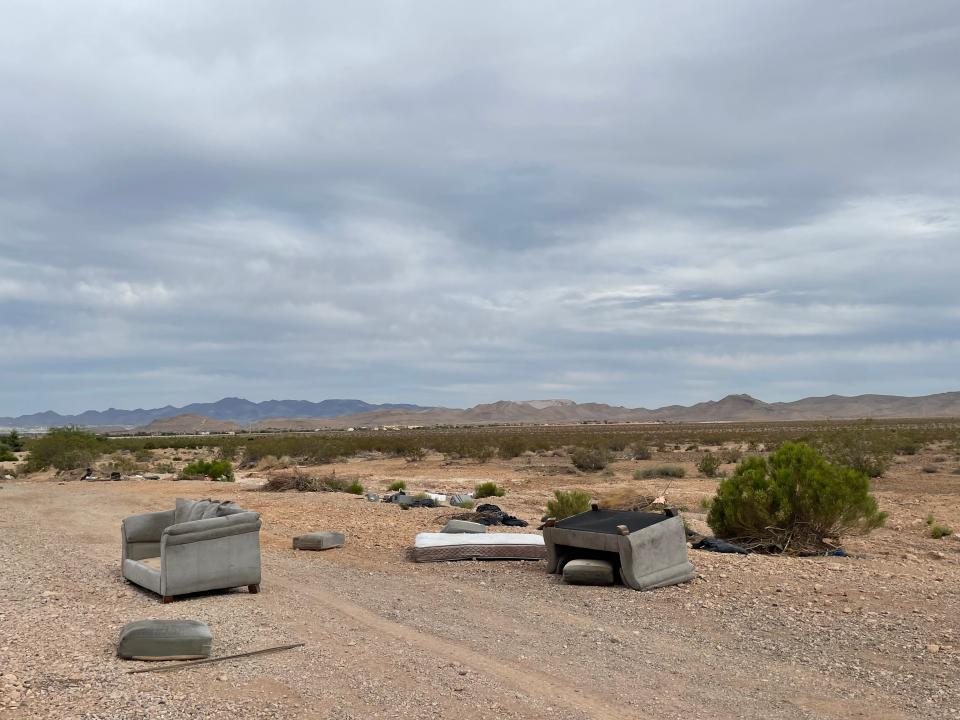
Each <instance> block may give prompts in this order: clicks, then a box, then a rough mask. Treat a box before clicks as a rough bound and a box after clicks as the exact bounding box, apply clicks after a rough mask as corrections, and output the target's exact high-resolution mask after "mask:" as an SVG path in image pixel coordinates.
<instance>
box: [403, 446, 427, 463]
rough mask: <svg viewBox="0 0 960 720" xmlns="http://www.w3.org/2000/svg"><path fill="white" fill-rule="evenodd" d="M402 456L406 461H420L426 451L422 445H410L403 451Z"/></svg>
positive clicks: (425, 454) (425, 455)
mask: <svg viewBox="0 0 960 720" xmlns="http://www.w3.org/2000/svg"><path fill="white" fill-rule="evenodd" d="M403 457H404V459H405V460H406V461H407V462H420V461H421V460H423V459H424V458H425V457H427V451H426V450H424V449H423V448H422V447H412V448H409V449H408V450H407V451H406V452H404V453H403Z"/></svg>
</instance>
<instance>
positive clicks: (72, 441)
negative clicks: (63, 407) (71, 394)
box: [26, 427, 107, 472]
mask: <svg viewBox="0 0 960 720" xmlns="http://www.w3.org/2000/svg"><path fill="white" fill-rule="evenodd" d="M29 450H30V455H29V457H28V458H27V461H26V469H27V471H28V472H36V471H38V470H45V469H46V468H48V467H51V466H52V467H54V468H56V469H57V470H74V469H76V468H84V467H89V466H91V465H93V463H95V462H96V461H97V459H98V458H99V457H100V456H101V455H102V454H103V453H104V452H105V451H106V450H107V441H106V440H105V439H103V438H101V437H99V436H97V435H94V434H93V433H88V432H84V431H83V430H80V429H79V428H75V427H63V428H51V429H50V432H48V433H47V434H46V435H44V436H43V437H41V438H38V439H37V440H34V441H33V442H31V443H30V445H29Z"/></svg>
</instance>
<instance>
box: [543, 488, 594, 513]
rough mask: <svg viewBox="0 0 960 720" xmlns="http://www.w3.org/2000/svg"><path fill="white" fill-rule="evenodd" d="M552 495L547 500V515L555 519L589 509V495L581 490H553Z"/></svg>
mask: <svg viewBox="0 0 960 720" xmlns="http://www.w3.org/2000/svg"><path fill="white" fill-rule="evenodd" d="M553 497H554V499H553V500H547V516H548V517H552V518H554V519H556V520H563V518H566V517H570V516H571V515H578V514H579V513H582V512H586V511H587V510H589V509H590V495H589V493H585V492H584V491H583V490H554V491H553Z"/></svg>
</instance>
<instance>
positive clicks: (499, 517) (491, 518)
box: [451, 503, 530, 527]
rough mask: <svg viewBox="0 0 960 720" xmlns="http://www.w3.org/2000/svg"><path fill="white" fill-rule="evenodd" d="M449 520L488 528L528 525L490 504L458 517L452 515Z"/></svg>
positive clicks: (524, 521) (479, 506) (478, 506)
mask: <svg viewBox="0 0 960 720" xmlns="http://www.w3.org/2000/svg"><path fill="white" fill-rule="evenodd" d="M451 518H452V519H454V520H469V521H470V522H475V523H479V524H481V525H488V526H490V525H507V526H509V527H527V525H529V524H530V523H528V522H527V521H526V520H521V519H520V518H518V517H514V516H513V515H508V514H507V513H505V512H504V511H503V510H501V509H500V507H499V506H497V505H492V504H490V503H484V504H483V505H477V507H476V508H474V509H473V511H471V512H465V513H460V514H459V515H452V516H451Z"/></svg>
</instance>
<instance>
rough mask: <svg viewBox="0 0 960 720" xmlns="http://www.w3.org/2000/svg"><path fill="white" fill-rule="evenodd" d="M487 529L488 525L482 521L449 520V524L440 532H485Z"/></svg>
mask: <svg viewBox="0 0 960 720" xmlns="http://www.w3.org/2000/svg"><path fill="white" fill-rule="evenodd" d="M486 531H487V526H486V525H481V524H480V523H475V522H470V521H469V520H447V524H446V525H445V526H444V528H443V530H441V531H440V532H443V533H450V534H453V533H478V534H479V533H485V532H486Z"/></svg>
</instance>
